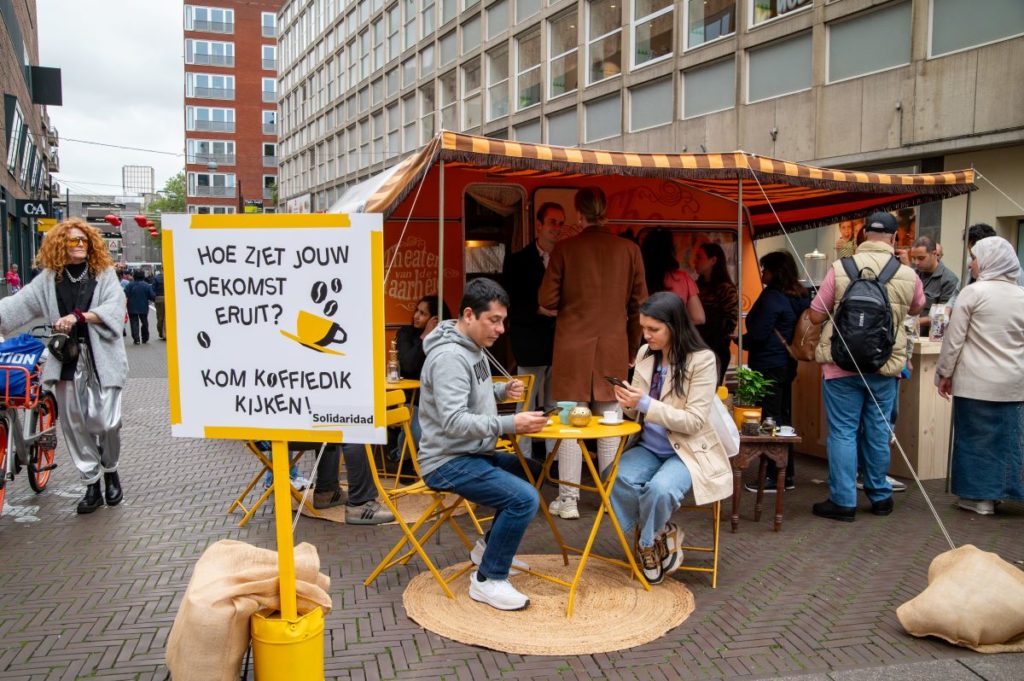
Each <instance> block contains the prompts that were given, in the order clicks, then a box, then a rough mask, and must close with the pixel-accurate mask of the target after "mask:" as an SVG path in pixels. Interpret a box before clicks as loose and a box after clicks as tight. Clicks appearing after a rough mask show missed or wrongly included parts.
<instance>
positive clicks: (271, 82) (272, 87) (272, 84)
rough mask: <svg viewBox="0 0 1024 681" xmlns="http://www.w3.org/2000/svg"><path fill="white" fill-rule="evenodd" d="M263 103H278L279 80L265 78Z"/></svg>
mask: <svg viewBox="0 0 1024 681" xmlns="http://www.w3.org/2000/svg"><path fill="white" fill-rule="evenodd" d="M262 81H263V101H264V102H276V101H277V80H276V79H274V78H263V79H262Z"/></svg>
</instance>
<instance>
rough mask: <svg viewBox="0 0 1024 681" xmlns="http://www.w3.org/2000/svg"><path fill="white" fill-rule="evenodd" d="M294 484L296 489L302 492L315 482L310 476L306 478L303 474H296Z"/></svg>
mask: <svg viewBox="0 0 1024 681" xmlns="http://www.w3.org/2000/svg"><path fill="white" fill-rule="evenodd" d="M292 484H293V485H295V489H297V490H299V491H300V492H301V491H302V490H304V489H306V488H307V487H309V486H311V485H312V484H313V483H312V482H310V480H309V478H305V477H303V476H301V475H296V476H295V477H294V478H292Z"/></svg>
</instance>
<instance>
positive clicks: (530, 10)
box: [516, 0, 544, 24]
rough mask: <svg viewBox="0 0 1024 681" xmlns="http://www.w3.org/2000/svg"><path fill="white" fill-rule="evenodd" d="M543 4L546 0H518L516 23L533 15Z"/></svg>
mask: <svg viewBox="0 0 1024 681" xmlns="http://www.w3.org/2000/svg"><path fill="white" fill-rule="evenodd" d="M543 5H544V0H516V23H517V24H518V23H519V22H521V21H522V20H524V19H526V18H527V17H531V16H533V15H534V14H536V13H537V12H539V11H540V8H541V7H543Z"/></svg>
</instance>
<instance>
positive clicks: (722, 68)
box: [683, 56, 736, 118]
mask: <svg viewBox="0 0 1024 681" xmlns="http://www.w3.org/2000/svg"><path fill="white" fill-rule="evenodd" d="M734 106H736V60H735V59H734V58H733V57H731V56H730V57H729V58H728V59H724V60H722V61H718V62H714V63H712V64H707V65H705V66H698V67H697V68H695V69H690V70H689V71H684V72H683V118H693V117H695V116H703V115H704V114H708V113H712V112H714V111H723V110H724V109H731V108H733V107H734Z"/></svg>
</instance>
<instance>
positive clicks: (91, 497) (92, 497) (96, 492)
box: [78, 480, 103, 513]
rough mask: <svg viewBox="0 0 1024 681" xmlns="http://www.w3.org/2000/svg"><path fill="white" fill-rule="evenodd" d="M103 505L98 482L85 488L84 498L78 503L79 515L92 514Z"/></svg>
mask: <svg viewBox="0 0 1024 681" xmlns="http://www.w3.org/2000/svg"><path fill="white" fill-rule="evenodd" d="M102 505H103V494H101V493H100V481H99V480H97V481H96V482H94V483H92V484H91V485H89V486H87V487H86V488H85V496H84V497H83V498H82V500H81V501H79V502H78V512H79V513H92V512H93V511H95V510H96V509H97V508H99V507H100V506H102Z"/></svg>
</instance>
